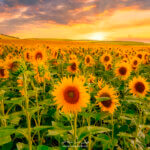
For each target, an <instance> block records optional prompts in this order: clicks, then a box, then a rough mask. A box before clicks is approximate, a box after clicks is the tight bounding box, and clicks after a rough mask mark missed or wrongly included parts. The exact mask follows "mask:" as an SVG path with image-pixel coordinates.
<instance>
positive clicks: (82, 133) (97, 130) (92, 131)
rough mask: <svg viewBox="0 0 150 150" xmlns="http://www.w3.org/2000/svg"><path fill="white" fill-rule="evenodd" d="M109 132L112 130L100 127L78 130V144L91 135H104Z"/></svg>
mask: <svg viewBox="0 0 150 150" xmlns="http://www.w3.org/2000/svg"><path fill="white" fill-rule="evenodd" d="M109 131H111V130H110V129H108V128H105V127H98V126H86V127H81V128H78V129H77V136H78V142H79V143H80V142H81V141H82V140H83V139H84V138H86V137H87V136H89V135H93V134H98V133H104V132H109Z"/></svg>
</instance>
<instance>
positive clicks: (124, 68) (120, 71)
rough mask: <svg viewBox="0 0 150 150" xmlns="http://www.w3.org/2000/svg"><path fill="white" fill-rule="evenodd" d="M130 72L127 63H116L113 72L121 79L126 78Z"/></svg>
mask: <svg viewBox="0 0 150 150" xmlns="http://www.w3.org/2000/svg"><path fill="white" fill-rule="evenodd" d="M130 73H131V66H130V64H128V63H120V64H119V63H118V64H117V65H116V69H115V74H116V76H118V77H120V78H121V79H122V80H126V79H127V78H128V77H129V76H130Z"/></svg>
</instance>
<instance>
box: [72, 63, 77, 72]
mask: <svg viewBox="0 0 150 150" xmlns="http://www.w3.org/2000/svg"><path fill="white" fill-rule="evenodd" d="M76 68H77V67H76V63H72V65H71V69H72V70H73V71H75V70H76Z"/></svg>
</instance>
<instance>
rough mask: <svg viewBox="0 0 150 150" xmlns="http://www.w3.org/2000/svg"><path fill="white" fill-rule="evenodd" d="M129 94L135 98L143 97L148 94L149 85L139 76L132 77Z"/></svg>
mask: <svg viewBox="0 0 150 150" xmlns="http://www.w3.org/2000/svg"><path fill="white" fill-rule="evenodd" d="M129 88H130V92H131V93H133V95H136V96H138V97H139V96H145V95H146V94H147V92H149V84H148V82H146V80H145V79H144V78H142V77H141V76H139V77H138V78H136V77H134V78H133V80H132V81H130V83H129Z"/></svg>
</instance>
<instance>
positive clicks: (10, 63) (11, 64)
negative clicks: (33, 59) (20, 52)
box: [5, 57, 19, 72]
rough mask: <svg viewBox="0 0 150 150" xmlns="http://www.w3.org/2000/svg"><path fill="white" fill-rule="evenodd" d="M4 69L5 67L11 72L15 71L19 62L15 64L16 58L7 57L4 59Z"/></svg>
mask: <svg viewBox="0 0 150 150" xmlns="http://www.w3.org/2000/svg"><path fill="white" fill-rule="evenodd" d="M5 67H6V69H8V70H10V71H12V72H15V71H17V70H18V68H19V62H17V58H16V57H14V58H9V57H7V58H6V59H5Z"/></svg>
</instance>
